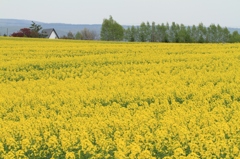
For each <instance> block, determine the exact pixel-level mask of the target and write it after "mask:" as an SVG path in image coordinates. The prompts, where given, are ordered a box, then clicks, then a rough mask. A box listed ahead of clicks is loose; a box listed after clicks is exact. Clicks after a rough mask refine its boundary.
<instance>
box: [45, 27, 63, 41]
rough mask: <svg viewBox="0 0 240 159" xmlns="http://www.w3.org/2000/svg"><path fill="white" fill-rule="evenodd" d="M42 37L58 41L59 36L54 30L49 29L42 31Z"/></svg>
mask: <svg viewBox="0 0 240 159" xmlns="http://www.w3.org/2000/svg"><path fill="white" fill-rule="evenodd" d="M42 36H43V37H45V38H48V39H59V36H58V34H57V32H56V31H55V29H54V28H51V29H43V30H42Z"/></svg>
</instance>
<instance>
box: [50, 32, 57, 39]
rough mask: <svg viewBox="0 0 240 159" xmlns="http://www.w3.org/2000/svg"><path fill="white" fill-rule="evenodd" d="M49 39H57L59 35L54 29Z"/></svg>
mask: <svg viewBox="0 0 240 159" xmlns="http://www.w3.org/2000/svg"><path fill="white" fill-rule="evenodd" d="M49 39H57V35H56V34H55V32H54V31H52V33H51V35H50V36H49Z"/></svg>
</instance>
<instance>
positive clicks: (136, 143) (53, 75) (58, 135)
mask: <svg viewBox="0 0 240 159" xmlns="http://www.w3.org/2000/svg"><path fill="white" fill-rule="evenodd" d="M0 42H1V45H0V158H6V159H8V158H9V159H10V158H19V159H20V158H68V159H73V158H119V159H122V158H129V159H134V158H140V159H141V158H142V159H148V158H149V159H150V158H151V159H152V158H165V159H167V158H238V157H239V158H240V152H239V150H240V125H239V121H240V91H239V90H240V45H239V44H161V43H113V42H106V43H105V42H86V41H83V42H79V41H64V40H57V41H49V40H43V39H40V40H38V39H24V40H23V39H17V38H0Z"/></svg>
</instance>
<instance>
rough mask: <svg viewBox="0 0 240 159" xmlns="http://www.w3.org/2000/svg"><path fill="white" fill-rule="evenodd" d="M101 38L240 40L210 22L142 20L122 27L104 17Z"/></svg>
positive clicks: (186, 40)
mask: <svg viewBox="0 0 240 159" xmlns="http://www.w3.org/2000/svg"><path fill="white" fill-rule="evenodd" d="M101 40H106V41H129V42H172V43H234V42H240V35H239V33H238V31H234V32H233V33H230V31H229V30H228V28H226V27H221V26H220V25H215V24H211V25H210V26H209V27H205V26H204V25H203V23H200V24H199V25H197V26H195V25H193V26H185V25H183V24H177V23H175V22H173V23H172V24H171V25H170V24H169V23H166V24H164V23H162V24H155V22H152V23H151V24H150V23H149V22H146V23H145V22H142V23H141V25H140V26H131V27H128V28H126V29H124V28H123V27H122V26H121V25H120V24H118V23H117V22H116V21H115V20H113V18H112V16H110V18H109V19H104V20H103V23H102V29H101Z"/></svg>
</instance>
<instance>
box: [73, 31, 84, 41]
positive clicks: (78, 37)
mask: <svg viewBox="0 0 240 159" xmlns="http://www.w3.org/2000/svg"><path fill="white" fill-rule="evenodd" d="M75 39H77V40H82V39H83V38H82V34H81V33H80V32H79V31H78V32H77V33H76V35H75Z"/></svg>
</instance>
